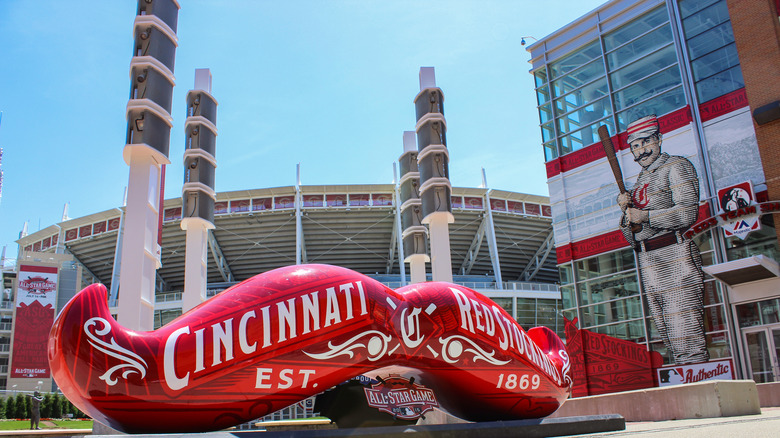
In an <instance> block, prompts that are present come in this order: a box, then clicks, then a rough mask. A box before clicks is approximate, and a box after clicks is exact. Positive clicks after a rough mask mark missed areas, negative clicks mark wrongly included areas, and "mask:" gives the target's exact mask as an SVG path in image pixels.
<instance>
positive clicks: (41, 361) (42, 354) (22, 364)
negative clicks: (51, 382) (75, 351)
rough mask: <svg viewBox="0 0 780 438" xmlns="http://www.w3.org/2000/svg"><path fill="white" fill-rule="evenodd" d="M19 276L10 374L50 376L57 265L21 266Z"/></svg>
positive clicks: (15, 375) (16, 375)
mask: <svg viewBox="0 0 780 438" xmlns="http://www.w3.org/2000/svg"><path fill="white" fill-rule="evenodd" d="M17 278H18V279H19V284H18V285H17V287H16V319H15V322H14V345H13V357H12V360H11V377H22V378H24V377H29V378H47V377H49V360H48V357H47V353H46V346H47V345H48V342H47V341H48V338H49V330H51V326H52V323H53V322H54V307H55V305H56V302H57V301H56V300H57V268H56V267H53V266H30V265H22V266H20V268H19V275H18V277H17Z"/></svg>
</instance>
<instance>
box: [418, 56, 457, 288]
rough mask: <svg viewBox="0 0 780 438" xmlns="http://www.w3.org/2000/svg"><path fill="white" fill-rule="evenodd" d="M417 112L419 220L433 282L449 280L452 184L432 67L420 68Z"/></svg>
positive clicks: (441, 106) (441, 99)
mask: <svg viewBox="0 0 780 438" xmlns="http://www.w3.org/2000/svg"><path fill="white" fill-rule="evenodd" d="M414 106H415V110H416V113H417V126H416V131H417V150H418V155H417V167H418V169H419V171H420V199H421V201H422V215H423V219H422V223H423V224H427V225H428V229H429V232H430V242H431V273H432V274H433V281H447V282H452V262H451V255H450V233H449V224H451V223H453V222H455V217H454V216H453V215H452V198H451V195H452V185H451V184H450V178H449V162H450V156H449V153H448V152H447V137H446V132H447V123H446V121H445V120H444V95H443V94H442V91H441V89H439V88H437V87H436V77H435V75H434V70H433V67H421V68H420V94H418V95H417V97H415V98H414Z"/></svg>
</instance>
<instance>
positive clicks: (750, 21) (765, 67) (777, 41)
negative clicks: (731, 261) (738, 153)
mask: <svg viewBox="0 0 780 438" xmlns="http://www.w3.org/2000/svg"><path fill="white" fill-rule="evenodd" d="M726 3H727V4H728V9H729V15H730V17H731V26H732V27H733V29H734V39H735V41H736V45H737V52H738V53H739V60H740V64H741V67H742V74H743V76H744V78H745V90H746V92H747V98H748V102H750V109H751V111H752V110H755V109H756V108H759V107H761V106H764V105H767V104H770V103H772V102H775V101H778V100H780V22H779V21H778V10H777V4H778V2H777V0H727V2H726ZM753 125H754V127H755V129H756V139H757V141H758V149H759V152H760V154H761V161H762V163H763V165H764V174H765V175H766V181H767V191H768V195H769V199H770V200H780V120H775V121H773V122H770V123H768V124H765V125H763V126H759V125H757V124H756V123H755V121H754V122H753ZM774 219H775V225H776V228H775V230H776V231H778V238H779V239H780V214H775V215H774Z"/></svg>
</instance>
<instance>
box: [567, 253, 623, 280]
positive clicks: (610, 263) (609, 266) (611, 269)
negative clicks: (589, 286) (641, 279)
mask: <svg viewBox="0 0 780 438" xmlns="http://www.w3.org/2000/svg"><path fill="white" fill-rule="evenodd" d="M576 267H577V278H578V279H579V280H586V279H589V278H596V277H601V276H602V275H608V274H614V273H616V272H621V271H626V270H628V269H634V267H635V265H634V253H633V251H632V250H630V249H626V250H622V251H615V252H611V253H608V254H601V255H599V256H596V257H591V258H588V259H585V260H579V261H577V262H576Z"/></svg>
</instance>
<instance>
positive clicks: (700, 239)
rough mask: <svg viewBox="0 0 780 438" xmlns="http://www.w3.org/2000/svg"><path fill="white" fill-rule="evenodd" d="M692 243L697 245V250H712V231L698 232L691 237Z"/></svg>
mask: <svg viewBox="0 0 780 438" xmlns="http://www.w3.org/2000/svg"><path fill="white" fill-rule="evenodd" d="M700 220H701V219H700ZM693 243H695V244H696V246H698V247H699V252H705V251H712V249H713V248H712V233H710V232H709V231H707V232H706V233H702V234H699V235H698V236H696V237H694V238H693Z"/></svg>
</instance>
